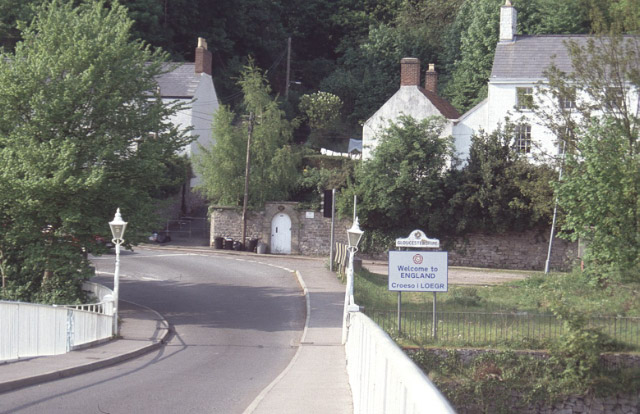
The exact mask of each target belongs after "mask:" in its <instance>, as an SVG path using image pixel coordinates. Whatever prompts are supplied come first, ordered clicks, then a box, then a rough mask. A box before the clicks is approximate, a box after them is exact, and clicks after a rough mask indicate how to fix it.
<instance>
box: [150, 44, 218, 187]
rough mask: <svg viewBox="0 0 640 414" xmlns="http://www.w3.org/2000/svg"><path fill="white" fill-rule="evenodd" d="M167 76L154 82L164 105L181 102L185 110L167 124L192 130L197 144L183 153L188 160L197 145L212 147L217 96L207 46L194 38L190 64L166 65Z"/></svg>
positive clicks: (196, 148) (193, 143) (190, 145)
mask: <svg viewBox="0 0 640 414" xmlns="http://www.w3.org/2000/svg"><path fill="white" fill-rule="evenodd" d="M167 68H168V69H169V70H170V71H169V72H167V73H164V74H162V75H160V76H159V77H158V78H157V82H158V88H159V89H160V95H161V97H162V100H163V101H164V102H167V103H168V102H176V101H178V102H181V103H184V104H185V109H183V110H182V111H180V112H178V113H177V114H176V115H175V116H174V117H173V118H172V119H171V120H170V121H171V122H172V123H173V124H174V125H176V126H179V127H185V128H188V127H192V128H193V129H192V130H191V134H192V135H194V136H195V135H197V136H198V138H197V140H195V141H193V142H192V143H190V144H189V145H188V146H187V147H185V149H184V153H185V154H186V155H187V156H189V157H192V156H194V155H195V154H197V153H198V151H199V146H198V144H200V145H202V146H203V147H210V146H212V145H214V144H215V141H214V139H213V136H212V122H213V114H214V113H215V112H216V111H217V110H218V107H219V103H218V96H217V95H216V89H215V87H214V85H213V79H212V73H213V71H212V59H211V52H210V51H209V50H208V49H207V42H206V41H205V39H203V38H198V47H197V48H196V57H195V62H194V63H168V64H167ZM197 183H198V177H195V178H193V179H192V180H191V185H190V186H191V187H193V186H194V185H196V184H197Z"/></svg>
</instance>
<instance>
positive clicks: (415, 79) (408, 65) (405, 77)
mask: <svg viewBox="0 0 640 414" xmlns="http://www.w3.org/2000/svg"><path fill="white" fill-rule="evenodd" d="M419 85H420V61H419V60H418V59H416V58H403V59H402V60H401V61H400V86H419Z"/></svg>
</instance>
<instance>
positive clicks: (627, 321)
mask: <svg viewBox="0 0 640 414" xmlns="http://www.w3.org/2000/svg"><path fill="white" fill-rule="evenodd" d="M366 313H367V315H368V316H369V317H370V318H371V319H373V320H374V321H375V322H376V323H377V324H378V325H380V327H381V328H382V329H383V330H384V331H385V332H388V333H389V334H390V335H392V336H394V337H398V336H399V337H401V338H405V339H407V340H409V341H412V342H415V343H417V344H429V343H433V342H434V341H433V337H432V328H433V322H432V319H433V313H432V312H429V311H421V312H417V311H404V312H401V314H400V315H401V326H402V330H401V332H400V334H399V333H398V313H397V311H377V310H368V309H367V310H366ZM436 317H437V321H438V322H437V324H438V326H437V330H438V343H447V344H452V345H459V346H488V345H501V344H510V345H514V344H515V345H521V346H523V347H527V348H532V349H533V348H544V347H546V346H548V345H549V344H550V343H552V342H554V341H556V340H558V339H559V338H560V336H562V335H563V334H564V333H565V328H564V324H563V322H562V321H561V320H559V319H557V318H556V317H555V316H554V315H549V314H535V313H526V312H518V313H480V312H438V313H437V314H436ZM586 326H587V327H589V328H592V329H597V330H598V331H600V332H602V333H603V334H605V335H607V336H608V337H609V338H611V339H612V340H614V341H615V342H616V343H617V344H618V345H620V346H622V347H624V348H626V349H630V350H634V349H639V348H640V318H635V317H614V316H611V317H604V316H603V317H594V318H589V319H588V320H587V324H586Z"/></svg>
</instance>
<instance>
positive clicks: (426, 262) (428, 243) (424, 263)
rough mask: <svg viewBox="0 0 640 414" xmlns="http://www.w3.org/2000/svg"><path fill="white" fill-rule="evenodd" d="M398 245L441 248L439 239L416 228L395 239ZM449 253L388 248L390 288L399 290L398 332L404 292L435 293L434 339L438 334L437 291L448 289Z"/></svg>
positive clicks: (400, 323) (400, 326)
mask: <svg viewBox="0 0 640 414" xmlns="http://www.w3.org/2000/svg"><path fill="white" fill-rule="evenodd" d="M396 247H401V248H402V247H404V248H414V249H415V248H422V249H425V248H431V249H434V248H436V249H437V248H439V247H440V241H439V240H437V239H429V238H427V237H426V235H425V234H424V232H422V231H421V230H414V231H413V232H411V235H410V236H409V237H408V238H406V239H396ZM448 261H449V258H448V253H447V252H443V251H424V250H423V251H419V250H413V251H389V287H388V288H389V290H390V291H397V292H398V335H400V334H401V332H402V321H401V309H402V304H401V303H402V292H433V329H432V334H433V338H434V340H435V339H437V337H438V330H437V318H436V310H437V307H436V306H437V305H436V293H437V292H447V291H448V289H449V286H448V283H449V267H448Z"/></svg>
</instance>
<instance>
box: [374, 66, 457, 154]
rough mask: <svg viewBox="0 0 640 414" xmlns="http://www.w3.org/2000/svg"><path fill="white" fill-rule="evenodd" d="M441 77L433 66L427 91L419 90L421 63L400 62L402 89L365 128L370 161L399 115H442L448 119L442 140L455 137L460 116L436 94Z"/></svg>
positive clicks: (427, 73) (427, 74) (422, 116)
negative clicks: (455, 124) (380, 138)
mask: <svg viewBox="0 0 640 414" xmlns="http://www.w3.org/2000/svg"><path fill="white" fill-rule="evenodd" d="M437 84H438V74H437V72H436V71H435V68H434V65H433V64H430V65H429V69H428V70H427V72H426V74H425V87H424V88H423V87H421V86H420V61H419V60H418V59H416V58H404V59H402V60H401V61H400V89H398V91H397V92H396V93H395V94H394V95H393V96H392V97H391V98H389V100H388V101H387V102H385V103H384V105H382V107H381V108H380V109H378V110H377V111H376V113H374V114H373V115H372V116H371V118H369V119H367V121H366V122H365V123H364V125H363V127H362V146H363V148H362V149H363V151H362V156H363V159H369V158H371V155H372V151H373V149H374V148H375V147H376V146H377V145H378V136H379V134H380V133H381V132H382V131H383V130H384V129H385V128H387V127H388V126H389V123H390V122H393V121H394V120H395V119H396V118H398V117H399V116H400V115H408V116H411V117H413V118H415V119H417V120H422V119H425V118H427V117H429V116H433V115H439V116H443V117H444V118H446V119H447V124H446V126H445V129H444V131H443V136H449V135H452V128H453V121H454V120H456V119H457V118H458V117H459V116H460V114H459V113H458V111H457V110H456V109H455V108H454V107H453V106H452V105H451V104H450V103H449V102H447V101H446V100H444V99H443V98H441V97H439V96H438V93H437Z"/></svg>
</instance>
